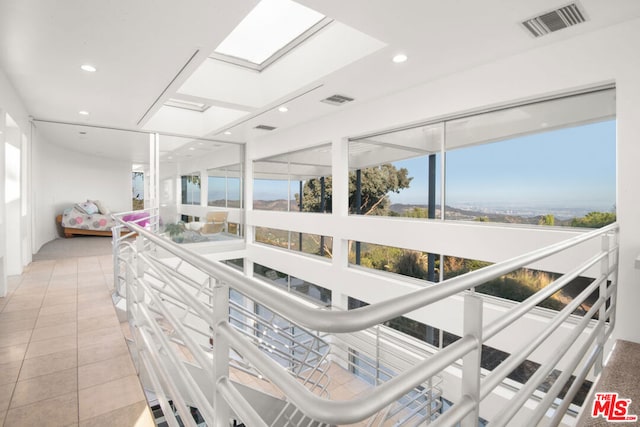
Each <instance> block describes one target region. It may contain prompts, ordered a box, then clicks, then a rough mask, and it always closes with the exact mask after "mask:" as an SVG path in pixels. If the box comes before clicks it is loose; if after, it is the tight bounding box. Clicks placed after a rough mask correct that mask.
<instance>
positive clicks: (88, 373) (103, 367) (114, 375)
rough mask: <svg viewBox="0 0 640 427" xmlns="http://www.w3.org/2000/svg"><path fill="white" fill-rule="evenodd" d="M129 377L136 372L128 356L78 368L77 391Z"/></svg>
mask: <svg viewBox="0 0 640 427" xmlns="http://www.w3.org/2000/svg"><path fill="white" fill-rule="evenodd" d="M129 375H136V370H135V368H134V367H133V362H131V357H130V356H129V355H128V354H124V355H122V356H119V357H116V358H113V359H107V360H102V361H100V362H96V363H91V364H89V365H84V366H80V367H79V368H78V389H79V390H81V389H84V388H87V387H92V386H95V385H98V384H102V383H106V382H109V381H113V380H115V379H118V378H122V377H126V376H129Z"/></svg>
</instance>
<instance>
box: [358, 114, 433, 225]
mask: <svg viewBox="0 0 640 427" xmlns="http://www.w3.org/2000/svg"><path fill="white" fill-rule="evenodd" d="M442 129H443V127H442V124H437V125H428V126H421V127H416V128H411V129H405V130H402V131H396V132H390V133H386V134H382V135H376V136H372V137H367V138H363V139H359V140H353V141H351V142H350V143H349V169H350V173H349V213H350V214H358V215H383V216H407V217H417V218H439V217H440V213H439V206H440V198H441V195H440V180H441V178H440V176H441V171H440V150H441V147H442V134H443V130H442Z"/></svg>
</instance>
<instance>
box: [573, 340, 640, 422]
mask: <svg viewBox="0 0 640 427" xmlns="http://www.w3.org/2000/svg"><path fill="white" fill-rule="evenodd" d="M638 372H640V344H638V343H634V342H630V341H624V340H617V341H616V343H615V347H614V349H613V352H612V353H611V357H610V358H609V360H608V362H607V365H606V366H605V367H604V369H603V370H602V374H601V375H600V378H599V379H598V381H596V383H595V384H594V385H593V387H592V388H591V391H590V392H589V396H588V397H587V398H586V399H585V401H584V404H583V405H582V411H581V413H580V417H579V418H578V422H577V423H576V425H578V426H583V427H593V426H601V425H608V424H607V423H606V421H605V419H604V418H603V417H602V416H599V417H597V418H593V417H592V416H591V411H592V408H593V401H594V399H595V395H596V393H618V400H620V399H631V403H630V404H629V405H628V406H627V414H628V415H637V416H639V417H640V385H639V384H638Z"/></svg>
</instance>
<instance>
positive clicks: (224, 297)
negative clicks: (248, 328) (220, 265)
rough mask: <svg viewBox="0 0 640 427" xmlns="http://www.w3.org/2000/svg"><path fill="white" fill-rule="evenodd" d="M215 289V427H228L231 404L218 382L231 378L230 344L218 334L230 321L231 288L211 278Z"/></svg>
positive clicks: (213, 322) (213, 321)
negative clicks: (217, 385)
mask: <svg viewBox="0 0 640 427" xmlns="http://www.w3.org/2000/svg"><path fill="white" fill-rule="evenodd" d="M209 281H210V286H212V287H213V313H212V325H213V334H214V337H215V338H214V342H213V345H214V350H213V384H214V396H213V409H214V411H215V417H216V420H215V426H216V427H228V425H229V419H230V409H229V404H228V403H227V401H226V400H225V399H224V397H223V396H222V395H221V394H220V392H219V391H218V387H216V386H215V385H216V384H218V381H219V380H220V379H221V378H224V377H228V376H229V343H228V342H227V340H226V339H225V338H223V337H222V336H221V335H220V334H218V327H219V325H220V324H222V323H227V322H228V321H229V286H228V285H226V284H224V283H219V282H218V281H217V280H215V279H214V278H210V279H209Z"/></svg>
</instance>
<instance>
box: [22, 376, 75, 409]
mask: <svg viewBox="0 0 640 427" xmlns="http://www.w3.org/2000/svg"><path fill="white" fill-rule="evenodd" d="M76 390H78V370H77V369H75V368H72V369H67V370H65V371H59V372H54V373H52V374H47V375H41V376H39V377H35V378H31V379H28V380H24V381H18V382H17V383H16V388H15V390H14V391H13V398H12V399H11V408H17V407H20V406H25V405H29V404H31V403H35V402H38V401H40V400H46V399H51V398H52V397H57V396H61V395H63V394H67V393H72V392H75V391H76Z"/></svg>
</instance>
